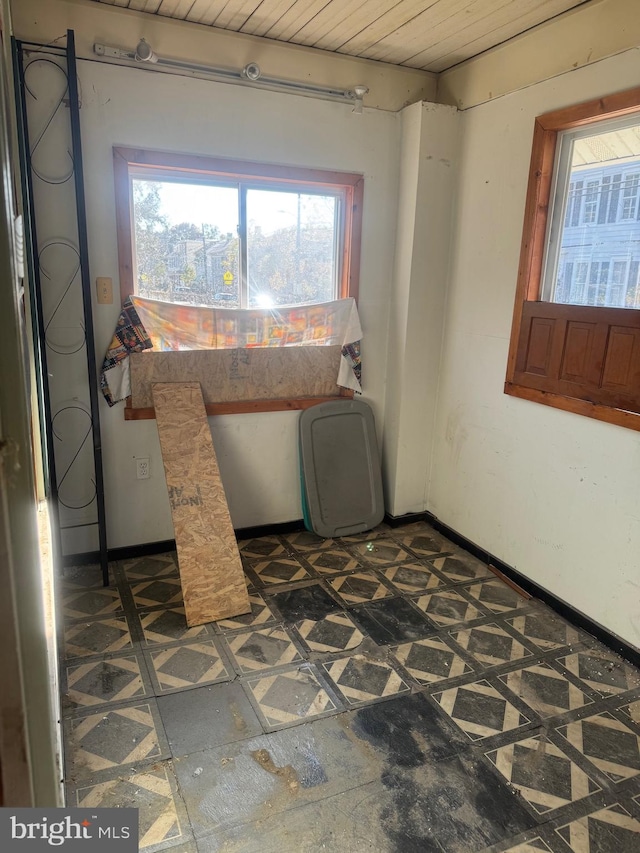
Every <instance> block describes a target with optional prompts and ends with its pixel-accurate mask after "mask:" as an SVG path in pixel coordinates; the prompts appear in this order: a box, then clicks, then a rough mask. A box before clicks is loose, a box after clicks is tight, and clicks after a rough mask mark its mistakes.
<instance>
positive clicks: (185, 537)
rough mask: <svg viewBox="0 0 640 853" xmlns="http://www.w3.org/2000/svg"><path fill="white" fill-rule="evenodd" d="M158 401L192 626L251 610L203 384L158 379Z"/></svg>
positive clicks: (155, 401) (155, 397)
mask: <svg viewBox="0 0 640 853" xmlns="http://www.w3.org/2000/svg"><path fill="white" fill-rule="evenodd" d="M152 391H153V405H154V406H155V410H156V423H157V425H158V435H159V437H160V449H161V451H162V461H163V464H164V470H165V475H166V479H167V491H168V493H169V503H170V505H171V515H172V518H173V527H174V531H175V538H176V548H177V551H178V568H179V571H180V582H181V584H182V596H183V599H184V609H185V614H186V618H187V625H188V626H189V627H190V628H191V627H193V626H195V625H203V624H205V623H206V622H215V621H217V620H218V619H225V618H229V617H231V616H239V615H240V614H243V613H248V612H249V611H250V609H251V607H250V605H249V596H248V593H247V586H246V582H245V578H244V572H243V570H242V563H241V561H240V552H239V551H238V545H237V542H236V537H235V533H234V530H233V526H232V524H231V516H230V515H229V508H228V506H227V499H226V496H225V493H224V487H223V485H222V480H221V479H220V470H219V468H218V461H217V459H216V455H215V451H214V449H213V441H212V439H211V430H210V428H209V423H208V421H207V414H206V412H205V408H204V401H203V399H202V391H201V389H200V385H199V383H198V382H188V383H184V384H177V383H156V384H154V385H153V389H152Z"/></svg>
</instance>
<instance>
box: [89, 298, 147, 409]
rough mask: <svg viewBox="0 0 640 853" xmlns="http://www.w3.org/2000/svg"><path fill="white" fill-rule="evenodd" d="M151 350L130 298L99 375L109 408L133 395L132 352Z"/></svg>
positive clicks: (117, 325) (125, 305)
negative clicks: (131, 380) (130, 361)
mask: <svg viewBox="0 0 640 853" xmlns="http://www.w3.org/2000/svg"><path fill="white" fill-rule="evenodd" d="M152 347H153V344H152V342H151V340H150V339H149V336H148V335H147V332H146V330H145V328H144V326H143V325H142V323H141V322H140V317H139V316H138V312H137V311H136V309H135V307H134V305H133V303H132V301H131V297H130V296H129V297H127V299H126V300H125V303H124V305H123V306H122V311H121V312H120V316H119V317H118V322H117V324H116V330H115V332H114V333H113V338H112V340H111V344H110V346H109V349H108V350H107V354H106V356H105V359H104V362H103V363H102V371H101V373H100V387H101V388H102V393H103V394H104V396H105V399H106V401H107V403H108V404H109V405H110V406H115V404H116V403H118V402H120V401H121V400H126V398H127V397H128V396H129V394H130V393H131V382H130V379H129V353H132V352H142V351H143V350H145V349H151V348H152Z"/></svg>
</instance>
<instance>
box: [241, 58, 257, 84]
mask: <svg viewBox="0 0 640 853" xmlns="http://www.w3.org/2000/svg"><path fill="white" fill-rule="evenodd" d="M242 76H243V77H246V78H247V80H254V81H255V80H259V79H260V78H261V77H262V71H261V70H260V66H259V65H258V63H257V62H250V63H249V64H248V65H245V66H244V68H243V69H242Z"/></svg>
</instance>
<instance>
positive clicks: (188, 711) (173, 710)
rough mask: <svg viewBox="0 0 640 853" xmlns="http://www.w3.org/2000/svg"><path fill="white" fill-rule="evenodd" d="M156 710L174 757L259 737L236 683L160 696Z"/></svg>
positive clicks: (257, 725)
mask: <svg viewBox="0 0 640 853" xmlns="http://www.w3.org/2000/svg"><path fill="white" fill-rule="evenodd" d="M158 708H159V709H160V716H161V717H162V722H163V723H164V728H165V732H166V734H167V738H168V740H169V747H170V749H171V754H172V755H173V756H174V757H178V756H183V755H189V754H190V753H192V752H199V751H201V750H205V749H213V748H214V747H218V746H222V745H224V744H227V743H233V742H234V741H238V740H244V739H245V738H249V737H255V736H256V735H259V734H261V733H262V727H261V726H260V722H259V720H258V718H257V716H256V714H255V711H254V710H253V708H252V707H251V704H250V702H249V700H248V699H247V697H246V696H245V693H244V691H243V689H242V687H241V686H240V685H239V684H238V683H237V682H234V683H232V684H216V685H214V686H212V687H199V688H197V689H195V690H184V691H182V692H181V693H172V694H171V695H170V696H161V697H160V698H159V699H158Z"/></svg>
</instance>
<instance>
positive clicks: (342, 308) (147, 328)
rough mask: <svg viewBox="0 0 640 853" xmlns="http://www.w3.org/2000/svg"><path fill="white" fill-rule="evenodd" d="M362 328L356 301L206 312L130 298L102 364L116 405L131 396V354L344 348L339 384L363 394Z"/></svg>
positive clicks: (109, 394)
mask: <svg viewBox="0 0 640 853" xmlns="http://www.w3.org/2000/svg"><path fill="white" fill-rule="evenodd" d="M361 337H362V329H361V327H360V319H359V317H358V309H357V307H356V303H355V300H354V299H338V300H335V301H333V302H323V303H319V304H317V305H304V306H298V307H295V308H291V307H284V308H280V309H277V310H276V309H267V308H260V309H251V310H240V309H237V310H236V309H229V308H220V309H218V308H201V307H194V306H191V305H174V304H172V303H168V302H157V301H155V300H152V299H142V298H140V297H138V296H130V297H128V298H127V300H126V302H125V303H124V306H123V308H122V313H121V314H120V317H119V318H118V324H117V326H116V331H115V334H114V336H113V340H112V341H111V346H110V347H109V350H108V351H107V355H106V357H105V360H104V364H103V366H102V376H101V386H102V391H103V393H104V395H105V398H106V400H107V403H109V405H110V406H113V405H115V403H117V402H119V401H120V400H124V399H126V397H128V396H129V394H130V393H131V383H130V378H129V360H128V355H129V353H130V352H142V351H143V350H145V349H151V348H153V349H155V350H159V351H167V350H201V349H245V348H252V347H283V346H286V347H289V346H335V345H337V344H338V345H341V346H342V358H341V359H340V369H339V373H338V378H337V384H338V385H340V386H341V387H343V388H350V389H351V390H352V391H355V392H356V393H358V394H359V393H361V391H362V388H361V371H362V366H361V360H360V339H361Z"/></svg>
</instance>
